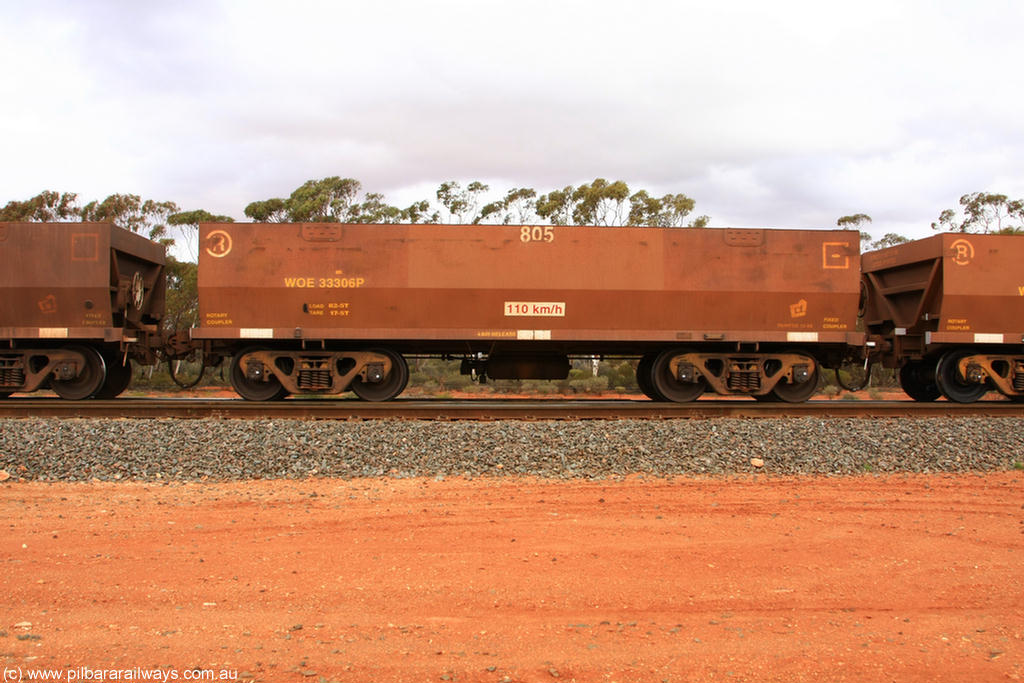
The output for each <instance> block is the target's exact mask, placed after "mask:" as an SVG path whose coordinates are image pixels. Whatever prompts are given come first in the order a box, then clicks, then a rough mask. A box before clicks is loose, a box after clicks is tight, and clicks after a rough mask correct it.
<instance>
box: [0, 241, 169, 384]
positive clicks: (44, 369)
mask: <svg viewBox="0 0 1024 683" xmlns="http://www.w3.org/2000/svg"><path fill="white" fill-rule="evenodd" d="M0 263H2V264H3V267H2V268H0V397H6V396H8V395H10V394H11V393H14V392H27V391H35V390H37V389H41V388H47V387H49V388H52V389H53V390H54V391H55V392H57V394H58V395H60V396H61V397H63V398H68V399H83V398H90V397H94V396H95V397H99V398H113V397H115V396H117V395H118V394H120V393H121V392H122V391H124V389H125V388H127V386H128V384H129V382H130V381H131V372H132V370H131V359H132V358H135V359H141V360H144V361H145V362H154V361H153V352H152V348H153V346H154V344H153V342H152V338H153V337H154V336H158V335H159V329H158V328H159V322H160V319H161V317H162V316H163V312H164V297H165V289H164V288H165V280H164V247H163V246H162V245H159V244H156V243H154V242H152V241H150V240H147V239H146V238H144V237H142V236H140V235H136V234H135V233H132V232H129V231H127V230H124V229H122V228H118V227H116V226H114V225H112V224H109V223H0Z"/></svg>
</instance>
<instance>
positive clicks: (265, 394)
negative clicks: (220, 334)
mask: <svg viewBox="0 0 1024 683" xmlns="http://www.w3.org/2000/svg"><path fill="white" fill-rule="evenodd" d="M265 350H266V349H263V348H260V347H256V346H251V347H249V348H247V349H244V350H242V352H241V353H236V354H235V355H234V357H232V359H231V372H230V377H231V386H232V387H233V388H234V390H235V391H236V392H237V393H238V395H239V396H241V397H242V398H244V399H245V400H246V401H276V400H278V399H282V398H284V397H285V396H287V395H288V390H287V389H285V388H284V387H282V386H281V382H279V381H278V379H277V378H276V377H274V374H273V373H271V372H268V371H267V370H265V369H264V370H262V371H261V372H262V373H266V380H265V381H264V380H263V379H255V378H254V379H250V378H248V377H247V376H246V366H245V364H244V363H243V361H244V360H245V357H246V355H248V354H250V353H255V352H256V351H265Z"/></svg>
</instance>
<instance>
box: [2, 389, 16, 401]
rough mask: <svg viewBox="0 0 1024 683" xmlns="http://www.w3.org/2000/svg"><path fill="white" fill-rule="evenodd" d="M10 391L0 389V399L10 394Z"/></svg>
mask: <svg viewBox="0 0 1024 683" xmlns="http://www.w3.org/2000/svg"><path fill="white" fill-rule="evenodd" d="M12 393H13V392H10V391H0V400H3V399H5V398H7V397H8V396H10V395H11V394H12Z"/></svg>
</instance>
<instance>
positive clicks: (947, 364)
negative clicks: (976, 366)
mask: <svg viewBox="0 0 1024 683" xmlns="http://www.w3.org/2000/svg"><path fill="white" fill-rule="evenodd" d="M969 355H971V352H970V351H963V350H960V351H950V352H948V353H947V354H946V355H944V356H943V357H942V358H941V359H939V364H938V366H936V368H935V381H936V383H937V384H938V385H939V390H940V391H942V395H943V396H945V397H946V398H948V399H949V400H950V401H954V402H956V403H974V402H975V401H977V400H978V399H979V398H981V397H982V396H984V395H985V394H987V393H988V386H987V385H985V384H978V383H977V382H968V381H967V380H966V379H965V378H964V376H963V375H961V374H960V368H959V367H958V366H959V365H960V359H961V358H963V357H965V356H969Z"/></svg>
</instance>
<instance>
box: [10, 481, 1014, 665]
mask: <svg viewBox="0 0 1024 683" xmlns="http://www.w3.org/2000/svg"><path fill="white" fill-rule="evenodd" d="M1022 483H1024V474H1021V473H1016V472H1013V473H1001V474H991V475H984V476H981V475H958V476H946V475H930V476H920V475H915V476H892V477H871V476H863V477H845V478H798V479H773V478H767V477H764V476H761V475H755V476H751V477H744V478H735V479H674V480H664V479H645V478H630V479H626V480H619V481H602V482H586V481H578V480H573V481H546V480H544V481H542V480H522V479H507V480H506V479H477V480H464V479H449V480H444V481H435V480H432V479H431V480H424V479H414V480H391V479H381V480H359V481H339V480H327V479H310V480H304V481H259V482H240V483H227V484H213V483H203V484H172V485H156V484H142V483H118V484H108V483H91V484H40V483H25V482H18V481H16V480H15V479H11V480H8V481H6V482H3V483H0V510H2V514H3V519H4V526H5V527H6V529H5V532H4V534H3V536H2V538H0V560H2V562H3V577H4V589H3V598H2V600H0V618H2V619H3V621H2V623H0V632H2V633H3V635H2V636H0V661H2V662H3V665H4V669H5V671H4V674H5V678H6V680H17V679H16V678H14V676H15V675H19V674H20V675H21V676H22V677H23V680H28V678H27V675H28V674H29V673H30V670H31V671H34V670H44V669H51V670H63V671H64V673H65V680H67V675H68V673H69V672H70V673H75V674H76V675H79V680H81V679H82V678H81V674H82V673H83V669H82V667H88V671H93V672H94V671H96V670H101V669H102V670H104V671H108V672H109V671H111V670H124V669H130V668H131V667H140V669H139V671H140V672H141V671H148V670H151V669H156V668H159V669H161V670H163V671H164V672H165V673H166V674H167V675H171V674H175V675H176V679H177V680H185V679H186V678H185V674H186V673H189V672H191V673H192V676H193V677H194V676H195V675H197V674H196V672H195V671H194V670H196V669H199V670H203V669H205V670H210V671H213V672H214V673H215V675H218V676H219V675H220V673H221V672H224V674H225V677H230V676H232V675H234V676H237V677H238V680H262V681H353V682H363V681H368V682H369V681H372V682H376V681H417V682H418V681H487V682H497V681H545V682H551V681H922V682H923V681H929V682H931V681H1004V680H1019V679H1020V677H1021V676H1022V675H1024V562H1022V557H1024V556H1022V550H1024V508H1022V502H1024V497H1022V495H1021V493H1022ZM88 671H85V672H84V673H88ZM105 675H107V676H108V677H109V676H110V674H109V673H108V674H105ZM119 675H121V676H122V678H120V679H115V680H126V679H125V678H124V677H123V676H124V673H123V671H122V672H121V674H119ZM92 680H102V679H95V678H94V679H92ZM106 680H110V678H107V679H106ZM128 680H148V679H144V678H135V679H128ZM172 680H174V679H173V678H172ZM207 680H210V679H207Z"/></svg>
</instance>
